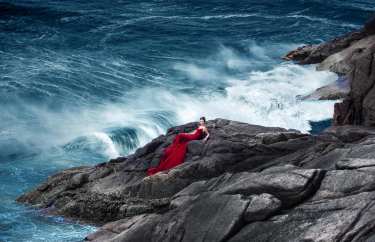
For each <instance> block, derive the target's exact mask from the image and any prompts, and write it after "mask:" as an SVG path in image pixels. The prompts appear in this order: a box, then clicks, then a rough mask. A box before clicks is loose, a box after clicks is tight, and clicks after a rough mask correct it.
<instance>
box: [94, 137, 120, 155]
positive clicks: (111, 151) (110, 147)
mask: <svg viewBox="0 0 375 242" xmlns="http://www.w3.org/2000/svg"><path fill="white" fill-rule="evenodd" d="M93 135H94V136H95V137H96V138H97V139H99V141H100V142H102V143H103V144H104V145H105V150H104V154H106V155H107V156H108V157H110V158H115V157H118V156H120V153H119V152H118V151H117V149H116V146H115V144H114V143H113V141H112V140H111V138H110V137H109V136H108V134H106V133H103V132H94V134H93Z"/></svg>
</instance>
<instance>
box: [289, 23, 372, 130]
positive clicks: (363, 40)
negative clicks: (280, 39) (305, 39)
mask: <svg viewBox="0 0 375 242" xmlns="http://www.w3.org/2000/svg"><path fill="white" fill-rule="evenodd" d="M284 59H286V60H293V61H296V62H297V63H300V64H318V66H317V69H318V70H328V71H332V72H335V73H337V74H338V75H339V76H340V77H341V78H344V79H346V80H347V81H348V87H349V88H343V87H342V86H340V85H338V83H334V84H331V85H328V86H326V87H322V88H319V89H318V90H316V91H315V92H314V93H312V94H310V95H308V96H307V97H305V99H341V98H342V99H343V100H342V102H339V103H336V104H335V107H334V117H333V122H334V125H364V126H375V61H374V59H375V17H374V18H372V19H371V20H369V21H368V22H367V23H366V24H365V25H364V27H363V28H362V29H360V30H358V31H354V32H352V33H349V34H346V35H344V36H342V37H339V38H336V39H334V40H331V41H328V42H326V43H323V44H320V45H308V46H303V47H300V48H298V49H296V50H293V51H291V52H290V53H288V54H287V55H286V56H285V57H284Z"/></svg>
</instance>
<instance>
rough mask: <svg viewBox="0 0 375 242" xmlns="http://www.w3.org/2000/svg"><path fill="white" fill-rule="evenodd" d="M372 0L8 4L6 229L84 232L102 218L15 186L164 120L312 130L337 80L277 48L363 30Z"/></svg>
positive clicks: (3, 67) (0, 128)
mask: <svg viewBox="0 0 375 242" xmlns="http://www.w3.org/2000/svg"><path fill="white" fill-rule="evenodd" d="M373 9H374V7H373V1H372V0H361V1H356V0H353V1H338V0H333V1H323V0H315V1H302V0H292V1H290V0H281V1H271V0H269V1H268V0H267V1H255V0H250V1H249V0H238V1H204V2H203V1H199V2H198V1H184V2H183V3H182V2H181V1H153V0H148V1H143V0H141V1H111V2H109V1H85V0H75V1H71V0H66V1H63V2H61V1H50V0H45V1H39V0H19V1H5V2H4V1H3V2H2V3H0V110H1V112H0V194H2V197H1V198H2V203H0V241H79V240H81V239H82V238H83V237H84V236H85V235H86V234H87V233H88V232H89V231H93V230H95V228H94V227H91V226H86V225H80V224H77V223H76V222H73V221H66V220H64V219H62V218H59V217H51V216H46V215H43V212H42V211H35V210H32V209H29V208H27V207H25V206H23V205H20V204H16V203H15V202H14V200H15V198H16V197H17V196H19V195H20V194H22V193H23V192H25V191H27V190H30V189H31V188H33V187H35V186H36V184H38V183H40V182H41V181H43V180H45V179H46V178H47V177H48V176H49V175H51V174H53V173H55V172H57V171H59V170H61V169H64V168H68V167H73V166H81V165H93V164H96V163H99V162H103V161H106V160H108V159H109V158H114V157H117V156H119V155H126V154H129V153H131V152H134V150H135V149H136V148H137V147H140V146H142V145H144V144H146V143H147V142H149V141H150V140H151V139H153V138H155V137H156V136H158V135H160V134H163V133H164V132H165V131H166V130H167V128H169V127H171V126H173V125H178V124H183V123H186V122H191V121H195V120H197V119H198V118H199V117H200V116H203V115H204V116H206V117H207V118H208V119H213V118H219V117H220V118H228V119H233V120H238V121H243V122H248V123H254V124H260V125H267V126H280V127H285V128H293V129H299V130H301V131H303V132H308V131H309V130H310V128H311V127H310V125H309V122H310V121H320V120H324V119H327V118H330V117H332V112H333V102H332V101H301V100H299V98H298V96H299V95H305V94H308V93H310V92H312V91H314V90H315V89H316V88H318V87H320V86H322V85H325V84H328V83H331V82H333V81H335V80H336V78H337V77H336V76H335V75H334V74H332V73H327V72H316V71H315V67H314V66H297V65H294V64H291V63H285V62H283V61H282V60H281V59H280V56H282V55H284V54H285V53H286V52H288V51H289V50H291V49H294V48H296V47H297V46H299V45H301V44H303V43H319V42H321V41H325V40H327V39H330V38H333V37H335V36H337V35H341V34H344V33H346V32H348V31H352V30H354V29H356V28H358V27H359V26H361V25H362V24H363V22H364V21H365V20H366V19H367V18H368V17H369V15H370V14H371V11H373Z"/></svg>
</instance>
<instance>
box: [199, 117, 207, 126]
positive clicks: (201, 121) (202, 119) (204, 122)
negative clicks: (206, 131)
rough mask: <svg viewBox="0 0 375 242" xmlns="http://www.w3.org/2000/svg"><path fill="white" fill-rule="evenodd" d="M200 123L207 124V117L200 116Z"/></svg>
mask: <svg viewBox="0 0 375 242" xmlns="http://www.w3.org/2000/svg"><path fill="white" fill-rule="evenodd" d="M199 124H200V125H205V124H206V118H205V117H200V118H199Z"/></svg>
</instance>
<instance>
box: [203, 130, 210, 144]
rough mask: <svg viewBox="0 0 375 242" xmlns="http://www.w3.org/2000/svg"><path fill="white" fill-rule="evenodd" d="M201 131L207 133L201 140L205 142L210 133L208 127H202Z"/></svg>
mask: <svg viewBox="0 0 375 242" xmlns="http://www.w3.org/2000/svg"><path fill="white" fill-rule="evenodd" d="M203 131H204V132H205V133H206V134H207V135H206V137H204V139H203V142H207V140H208V137H210V133H209V132H208V129H207V128H204V130H203Z"/></svg>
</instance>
